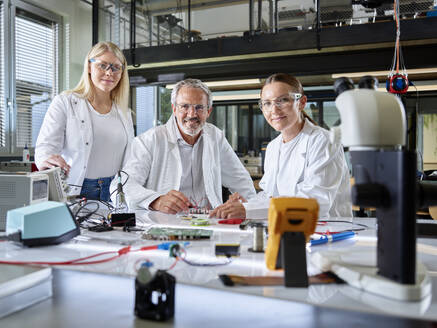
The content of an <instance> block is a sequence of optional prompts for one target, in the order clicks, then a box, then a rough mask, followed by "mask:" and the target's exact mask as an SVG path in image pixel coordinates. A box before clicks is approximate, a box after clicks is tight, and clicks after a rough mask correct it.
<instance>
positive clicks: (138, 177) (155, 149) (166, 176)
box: [111, 115, 255, 210]
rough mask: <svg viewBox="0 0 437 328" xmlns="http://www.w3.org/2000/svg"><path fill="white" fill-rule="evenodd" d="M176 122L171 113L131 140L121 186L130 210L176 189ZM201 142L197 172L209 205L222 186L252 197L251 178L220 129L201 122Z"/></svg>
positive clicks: (178, 175)
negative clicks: (163, 120) (202, 124)
mask: <svg viewBox="0 0 437 328" xmlns="http://www.w3.org/2000/svg"><path fill="white" fill-rule="evenodd" d="M176 124H177V123H176V119H175V117H174V116H173V115H172V116H171V117H170V119H169V120H168V122H167V123H166V124H165V125H161V126H157V127H155V128H152V129H150V130H148V131H146V132H144V133H143V134H141V135H139V136H138V137H136V138H135V139H134V140H133V141H132V147H131V152H130V156H129V159H128V161H127V163H126V165H125V166H124V167H123V170H124V171H125V172H127V173H128V174H129V180H128V181H127V183H126V184H125V186H124V188H123V189H124V192H125V195H126V200H127V203H128V205H129V208H130V209H131V210H132V209H135V208H138V207H139V208H145V209H148V208H149V205H150V203H151V202H152V201H154V200H155V199H156V198H158V197H159V196H162V195H165V194H166V193H168V192H169V191H170V190H180V187H181V179H182V170H183V169H182V160H181V154H180V151H179V147H178V142H177V131H178V128H177V126H176ZM202 142H203V149H202V170H201V172H202V176H203V182H204V186H205V193H206V195H207V196H208V200H209V202H210V204H211V206H212V207H216V206H218V205H220V204H222V203H223V200H222V186H225V187H227V188H229V189H230V191H231V192H238V193H239V194H241V195H242V196H243V197H245V198H246V199H247V198H251V197H254V196H255V188H254V187H253V182H252V179H251V178H250V175H249V173H248V172H247V170H246V169H245V168H244V166H243V164H241V162H240V160H239V159H238V157H237V155H236V154H235V152H234V150H233V149H232V147H231V145H229V142H228V141H227V140H226V138H225V136H224V134H223V131H221V130H220V129H218V128H216V127H215V126H214V125H212V124H210V123H205V126H204V127H203V129H202ZM115 180H116V179H114V180H113V181H112V183H111V191H113V190H115V189H116V188H117V183H116V181H115ZM113 197H114V195H113Z"/></svg>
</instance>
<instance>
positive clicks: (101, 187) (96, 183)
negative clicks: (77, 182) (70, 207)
mask: <svg viewBox="0 0 437 328" xmlns="http://www.w3.org/2000/svg"><path fill="white" fill-rule="evenodd" d="M113 178H114V177H106V178H98V179H86V178H85V179H84V180H83V184H82V189H81V190H80V195H81V196H83V197H85V198H86V199H93V200H103V201H106V202H107V201H109V185H110V184H111V181H112V179H113Z"/></svg>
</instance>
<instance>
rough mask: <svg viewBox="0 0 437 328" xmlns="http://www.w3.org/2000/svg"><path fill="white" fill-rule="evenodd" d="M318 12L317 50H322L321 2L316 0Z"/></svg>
mask: <svg viewBox="0 0 437 328" xmlns="http://www.w3.org/2000/svg"><path fill="white" fill-rule="evenodd" d="M316 12H317V22H316V43H317V50H321V49H322V47H321V46H320V0H316Z"/></svg>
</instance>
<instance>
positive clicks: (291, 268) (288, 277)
mask: <svg viewBox="0 0 437 328" xmlns="http://www.w3.org/2000/svg"><path fill="white" fill-rule="evenodd" d="M279 253H280V254H278V259H280V261H281V264H282V267H283V268H284V284H285V287H308V274H307V260H306V241H305V235H304V233H303V232H291V231H289V232H284V233H283V234H282V237H281V246H280V249H279Z"/></svg>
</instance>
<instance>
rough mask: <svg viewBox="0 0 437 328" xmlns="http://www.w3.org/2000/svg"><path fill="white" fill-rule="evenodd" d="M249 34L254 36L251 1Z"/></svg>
mask: <svg viewBox="0 0 437 328" xmlns="http://www.w3.org/2000/svg"><path fill="white" fill-rule="evenodd" d="M249 34H250V35H253V0H249Z"/></svg>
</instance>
